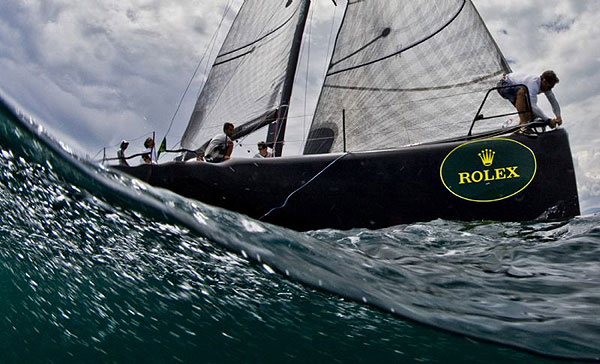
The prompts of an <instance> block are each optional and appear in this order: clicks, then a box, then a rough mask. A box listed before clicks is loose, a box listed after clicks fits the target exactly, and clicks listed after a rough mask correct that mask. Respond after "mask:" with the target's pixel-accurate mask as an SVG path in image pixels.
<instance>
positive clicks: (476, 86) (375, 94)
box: [304, 0, 510, 154]
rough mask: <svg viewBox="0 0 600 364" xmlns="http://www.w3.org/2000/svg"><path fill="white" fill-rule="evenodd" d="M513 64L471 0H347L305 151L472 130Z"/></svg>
mask: <svg viewBox="0 0 600 364" xmlns="http://www.w3.org/2000/svg"><path fill="white" fill-rule="evenodd" d="M507 72H510V69H509V66H508V64H507V62H506V61H505V59H504V57H503V56H502V54H501V53H500V51H499V49H498V47H497V45H496V43H495V42H494V40H493V38H492V37H491V35H490V34H489V32H488V30H487V28H486V27H485V24H484V23H483V21H482V20H481V18H480V16H479V14H478V12H477V10H476V9H475V7H474V6H473V4H472V3H471V1H470V0H436V1H430V0H410V1H390V0H348V4H347V8H346V13H345V14H344V19H343V23H342V26H341V28H340V31H339V33H338V38H337V40H336V45H335V50H334V54H333V57H332V60H331V63H330V67H329V70H328V72H327V76H326V78H325V81H324V86H323V89H322V91H321V96H320V98H319V102H318V105H317V109H316V112H315V116H314V119H313V123H312V125H311V129H310V132H309V136H308V141H307V143H306V145H305V149H304V153H305V154H312V153H327V152H339V151H343V148H344V140H343V139H344V132H345V139H346V144H347V146H348V150H375V149H385V148H393V147H399V146H404V145H410V144H418V143H424V142H431V141H435V140H440V139H444V138H449V137H453V136H460V135H465V134H466V133H467V131H468V128H469V124H470V122H471V121H472V120H473V117H474V115H475V113H476V111H477V108H478V106H479V105H480V103H481V101H482V98H483V96H484V95H485V91H484V90H487V89H489V88H491V87H494V86H495V83H496V81H497V79H498V77H499V75H501V74H502V73H507ZM482 91H484V92H483V93H482ZM498 101H500V100H498ZM498 107H500V106H499V105H498ZM342 110H344V114H345V128H344V129H343V127H342V123H343V119H342ZM488 129H490V127H489V123H488Z"/></svg>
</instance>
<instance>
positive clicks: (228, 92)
mask: <svg viewBox="0 0 600 364" xmlns="http://www.w3.org/2000/svg"><path fill="white" fill-rule="evenodd" d="M309 6H310V1H309V0H280V1H274V0H245V2H244V3H243V5H242V6H241V8H240V10H239V12H238V14H237V16H236V18H235V20H234V22H233V23H232V26H231V29H230V30H229V33H228V35H227V37H226V39H225V41H224V43H223V45H222V47H221V49H220V52H219V54H218V56H217V57H216V60H215V62H214V64H213V66H212V69H211V71H210V74H209V76H208V78H207V81H206V83H205V85H204V87H203V89H202V91H201V93H200V95H199V97H198V100H197V102H196V105H195V108H194V110H193V113H192V115H191V118H190V121H189V124H188V126H187V128H186V130H185V133H184V135H183V137H182V139H181V142H180V143H181V146H182V148H183V149H184V150H186V151H187V152H185V153H183V155H181V156H180V158H177V159H176V160H173V161H170V162H166V163H160V164H146V165H139V166H132V167H129V166H115V167H114V168H116V169H118V170H120V171H122V172H125V173H127V174H129V175H131V176H134V177H136V178H139V179H141V180H143V181H145V182H147V183H149V184H151V185H153V186H157V187H162V188H166V189H169V190H171V191H174V192H176V193H178V194H180V195H183V196H186V197H189V198H192V199H196V200H199V201H202V202H204V203H207V204H211V205H215V206H220V207H223V208H226V209H229V210H233V211H237V212H240V213H243V214H246V215H248V216H250V217H252V218H256V219H260V220H263V221H266V222H269V223H273V224H277V225H281V226H285V227H289V228H292V229H295V230H300V231H303V230H311V229H321V228H335V229H351V228H373V229H375V228H382V227H388V226H393V225H397V224H405V223H412V222H417V221H429V220H433V219H436V218H443V219H453V220H497V221H527V220H536V219H562V218H568V217H573V216H576V215H578V214H579V201H578V195H577V187H576V181H575V173H574V168H573V161H572V156H571V151H570V146H569V140H568V135H567V133H566V131H565V130H564V129H561V128H558V129H556V130H546V128H545V126H544V123H543V122H541V121H537V122H533V123H530V124H528V127H530V129H531V130H532V131H536V133H534V134H533V135H528V134H519V133H515V131H517V130H520V129H519V126H516V127H503V126H502V125H503V123H504V122H505V121H506V120H505V119H506V118H507V117H508V116H510V115H514V114H515V111H514V108H513V107H512V105H510V103H508V101H506V100H504V99H502V98H501V97H499V95H498V93H497V92H496V90H497V86H496V83H497V81H498V79H499V78H500V77H501V76H502V75H503V74H506V73H510V72H511V70H510V66H509V63H508V62H507V61H506V60H505V58H504V57H503V55H502V53H501V51H500V49H499V48H498V46H497V44H496V43H495V41H494V39H493V38H492V36H491V34H490V32H489V31H488V29H487V28H486V26H485V24H484V22H483V20H482V18H481V17H480V15H479V13H478V12H477V10H476V8H475V7H474V5H473V4H472V2H471V1H470V0H443V1H441V0H439V1H428V0H410V1H400V0H394V1H390V0H348V1H347V4H346V9H345V12H344V15H343V19H342V22H341V25H340V28H339V31H338V34H337V38H336V41H335V46H334V51H333V54H332V57H331V60H330V63H329V68H328V69H327V74H326V77H325V79H324V82H323V86H322V89H321V94H320V96H319V100H318V103H317V107H316V111H315V114H314V117H313V120H312V124H311V126H310V130H309V132H308V137H307V141H306V143H305V145H304V150H303V154H302V155H298V156H283V157H282V156H281V154H282V148H283V147H284V141H285V130H286V124H287V115H288V110H289V102H290V99H291V93H292V86H293V81H294V76H295V72H296V66H297V63H298V58H299V56H298V55H299V52H300V45H301V43H302V36H303V33H304V27H305V23H306V19H307V15H308V11H309ZM224 122H233V123H234V124H235V126H236V128H235V132H234V135H233V137H232V138H233V139H238V138H242V137H245V136H246V135H249V134H251V133H255V132H262V133H264V132H265V131H264V129H265V127H267V126H268V129H269V130H268V132H267V143H269V144H270V145H271V146H272V147H273V149H274V154H275V156H276V157H275V158H265V159H258V158H232V159H230V160H228V161H226V162H223V163H207V162H203V161H195V160H193V157H194V155H195V154H196V153H202V151H203V149H204V148H205V147H206V145H207V144H208V141H209V140H210V138H211V137H213V136H214V135H215V134H218V133H219V132H220V131H221V128H222V125H223V123H224ZM186 160H187V161H186ZM190 160H191V161H190Z"/></svg>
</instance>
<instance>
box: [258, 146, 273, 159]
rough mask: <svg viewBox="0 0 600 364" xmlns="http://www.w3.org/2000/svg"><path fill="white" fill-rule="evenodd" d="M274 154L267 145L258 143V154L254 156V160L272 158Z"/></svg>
mask: <svg viewBox="0 0 600 364" xmlns="http://www.w3.org/2000/svg"><path fill="white" fill-rule="evenodd" d="M272 156H273V153H271V152H269V150H268V149H267V143H265V142H258V153H256V154H255V155H254V158H271V157H272Z"/></svg>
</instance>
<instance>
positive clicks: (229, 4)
mask: <svg viewBox="0 0 600 364" xmlns="http://www.w3.org/2000/svg"><path fill="white" fill-rule="evenodd" d="M231 2H232V0H229V2H228V4H227V6H226V8H225V11H224V12H223V16H222V17H221V20H220V21H219V25H218V27H217V30H216V31H215V32H214V33H213V36H212V38H211V40H210V42H209V44H213V46H212V48H214V43H215V39H216V37H217V35H218V34H219V30H220V29H221V26H222V25H223V21H224V20H225V17H226V16H227V13H228V12H229V9H230V8H231ZM212 48H211V53H212ZM207 51H208V47H207V49H205V50H204V54H203V55H202V58H200V61H199V62H198V65H197V66H196V69H195V70H194V73H193V74H192V77H191V78H190V81H189V82H188V84H187V86H186V88H185V91H183V95H181V99H180V100H179V104H178V105H177V109H175V112H174V113H173V117H172V118H171V123H170V124H169V128H168V129H167V132H166V133H165V138H166V137H167V135H168V134H169V132H170V131H171V127H172V126H173V122H174V121H175V116H176V115H177V113H178V112H179V109H180V108H181V104H182V103H183V99H184V98H185V95H187V92H188V90H189V89H190V85H191V84H192V82H193V81H194V78H196V74H197V73H198V69H200V66H201V65H202V62H204V57H206V52H207ZM209 55H210V54H209Z"/></svg>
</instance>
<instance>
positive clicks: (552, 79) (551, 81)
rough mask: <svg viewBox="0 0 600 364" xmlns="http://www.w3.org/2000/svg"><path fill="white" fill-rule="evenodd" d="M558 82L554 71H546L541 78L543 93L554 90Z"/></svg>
mask: <svg viewBox="0 0 600 364" xmlns="http://www.w3.org/2000/svg"><path fill="white" fill-rule="evenodd" d="M558 81H559V80H558V77H556V73H554V71H545V72H544V73H542V75H541V76H540V90H541V91H542V92H546V91H549V90H552V88H553V87H554V85H556V84H557V83H558Z"/></svg>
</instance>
